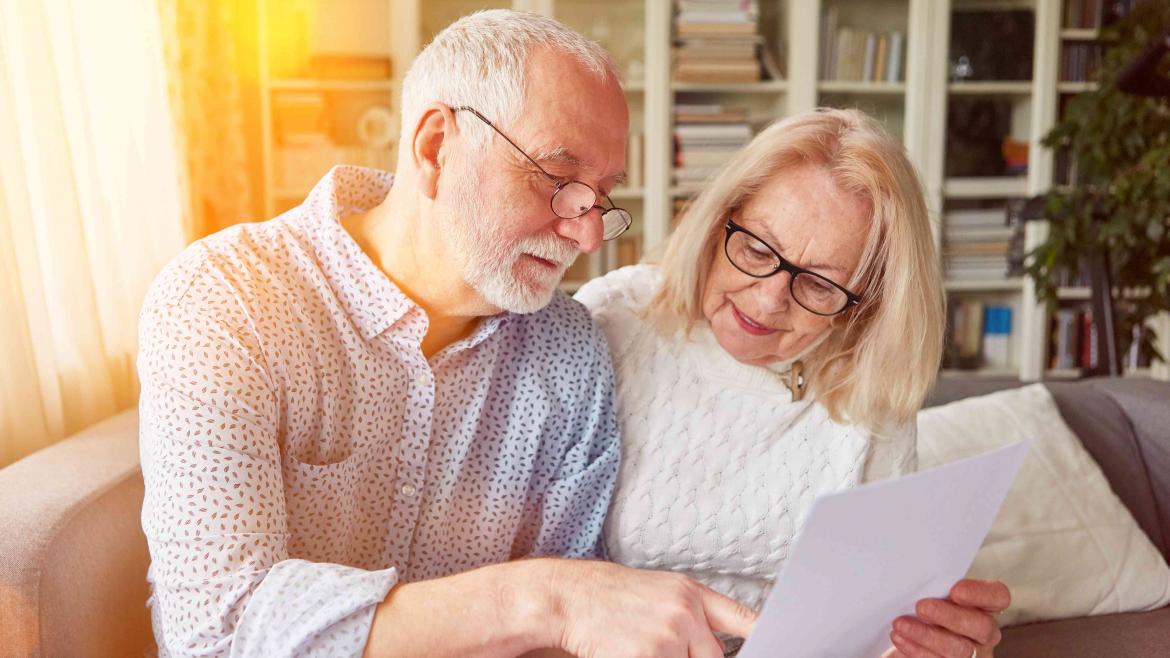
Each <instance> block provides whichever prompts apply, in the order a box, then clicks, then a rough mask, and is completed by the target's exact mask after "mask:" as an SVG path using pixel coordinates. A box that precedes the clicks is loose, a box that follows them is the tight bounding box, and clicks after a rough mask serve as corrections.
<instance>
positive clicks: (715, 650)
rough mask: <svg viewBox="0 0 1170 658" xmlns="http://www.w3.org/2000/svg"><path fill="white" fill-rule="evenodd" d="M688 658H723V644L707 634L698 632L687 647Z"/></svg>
mask: <svg viewBox="0 0 1170 658" xmlns="http://www.w3.org/2000/svg"><path fill="white" fill-rule="evenodd" d="M687 652H688V654H689V655H690V658H723V643H722V642H720V641H719V640H718V638H716V637H715V636H714V635H712V634H711V633H709V632H701V631H700V632H698V633H696V634H695V635H694V636H693V637H691V642H690V644H689V645H688V646H687Z"/></svg>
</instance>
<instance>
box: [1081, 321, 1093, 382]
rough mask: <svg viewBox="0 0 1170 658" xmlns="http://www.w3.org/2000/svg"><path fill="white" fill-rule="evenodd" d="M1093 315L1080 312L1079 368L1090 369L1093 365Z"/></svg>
mask: <svg viewBox="0 0 1170 658" xmlns="http://www.w3.org/2000/svg"><path fill="white" fill-rule="evenodd" d="M1095 342H1096V341H1094V340H1093V314H1092V313H1090V312H1088V311H1082V312H1081V367H1082V368H1091V367H1092V364H1093V343H1095Z"/></svg>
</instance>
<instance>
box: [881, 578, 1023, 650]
mask: <svg viewBox="0 0 1170 658" xmlns="http://www.w3.org/2000/svg"><path fill="white" fill-rule="evenodd" d="M1011 601H1012V596H1011V592H1010V591H1008V588H1007V585H1004V584H1003V583H1001V582H999V581H998V580H971V579H964V580H960V581H959V582H957V583H955V586H954V587H952V588H951V591H950V594H949V596H948V597H947V598H946V599H922V600H921V601H919V602H918V605H917V606H915V613H917V617H911V616H905V617H898V618H897V619H895V620H894V623H893V630H892V631H891V633H890V641H891V642H893V643H894V646H893V648H891V649H890V650H889V651H887V652H886V653H885V654H883V656H882V658H972V657H973V656H974V657H976V658H992V656H993V655H994V653H995V647H996V645H998V644H999V641H1000V640H1001V639H1002V637H1003V636H1002V635H1001V634H1000V632H999V623H998V622H996V620H995V616H994V615H997V614H999V613H1000V612H1003V611H1004V610H1006V609H1007V607H1008V605H1009V604H1011Z"/></svg>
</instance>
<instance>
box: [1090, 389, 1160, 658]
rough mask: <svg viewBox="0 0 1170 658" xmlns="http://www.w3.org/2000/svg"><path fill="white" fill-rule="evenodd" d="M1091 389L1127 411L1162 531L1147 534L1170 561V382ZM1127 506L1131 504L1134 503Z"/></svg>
mask: <svg viewBox="0 0 1170 658" xmlns="http://www.w3.org/2000/svg"><path fill="white" fill-rule="evenodd" d="M1091 387H1092V388H1093V389H1094V390H1096V391H1100V392H1102V393H1103V394H1104V395H1106V396H1108V397H1109V398H1110V399H1112V400H1113V401H1114V402H1116V403H1117V404H1118V405H1119V406H1120V407H1121V408H1122V409H1123V410H1124V411H1125V414H1126V417H1127V418H1128V420H1129V422H1130V426H1131V428H1132V429H1133V435H1134V437H1135V438H1136V439H1137V459H1139V460H1140V461H1141V463H1142V464H1143V466H1144V469H1145V475H1146V478H1147V479H1148V482H1149V485H1150V491H1151V493H1152V506H1153V511H1154V514H1155V515H1156V517H1157V524H1158V527H1159V528H1160V530H1161V533H1160V536H1159V537H1158V538H1155V536H1154V535H1153V534H1152V533H1151V532H1150V531H1148V530H1147V534H1150V539H1151V540H1153V541H1154V543H1155V544H1156V545H1158V547H1159V548H1160V549H1162V554H1163V555H1165V556H1166V557H1167V559H1168V560H1170V550H1167V549H1170V383H1168V382H1161V381H1153V380H1148V379H1117V380H1107V379H1099V380H1094V381H1093V382H1092V383H1091ZM1093 456H1094V457H1096V456H1097V455H1093ZM1109 479H1110V481H1111V482H1113V483H1114V488H1115V490H1116V486H1117V480H1114V479H1113V477H1112V476H1110V478H1109ZM1125 503H1126V504H1127V505H1129V503H1130V501H1128V500H1126V501H1125ZM1130 509H1133V508H1132V506H1131V507H1130ZM1142 527H1143V528H1145V526H1144V525H1143V526H1142ZM1159 542H1160V543H1159ZM1168 654H1170V651H1168Z"/></svg>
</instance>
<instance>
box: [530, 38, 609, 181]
mask: <svg viewBox="0 0 1170 658" xmlns="http://www.w3.org/2000/svg"><path fill="white" fill-rule="evenodd" d="M528 68H529V75H528V76H527V78H526V83H525V86H526V93H525V98H524V102H523V105H522V107H521V110H520V113H519V115H518V116H517V118H516V121H514V122H513V125H512V127H511V132H512V133H514V134H515V135H516V137H514V139H517V141H518V142H520V143H521V145H522V146H524V147H525V148H526V149H527V150H528V151H529V153H530V154H532V155H533V157H537V155H540V156H542V157H543V158H545V159H546V161H551V162H558V163H560V164H563V165H565V166H569V167H578V168H580V169H581V170H584V171H591V172H593V173H595V174H597V175H598V176H599V177H602V176H608V175H613V174H615V173H617V172H619V171H620V170H621V169H622V164H623V161H624V159H625V146H626V139H627V137H628V134H629V124H630V118H629V109H628V107H627V106H626V99H625V95H624V94H623V93H622V90H621V86H620V85H619V84H618V82H617V80H615V79H612V78H610V77H608V76H602V75H599V74H597V73H594V72H592V71H589V70H588V69H586V68H585V67H584V65H582V64H581V63H580V62H578V61H577V60H576V59H574V58H573V57H571V56H569V55H566V54H563V53H552V52H549V51H541V52H540V53H536V54H534V55H533V57H532V58H530V60H529V65H528ZM521 140H522V141H521Z"/></svg>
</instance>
